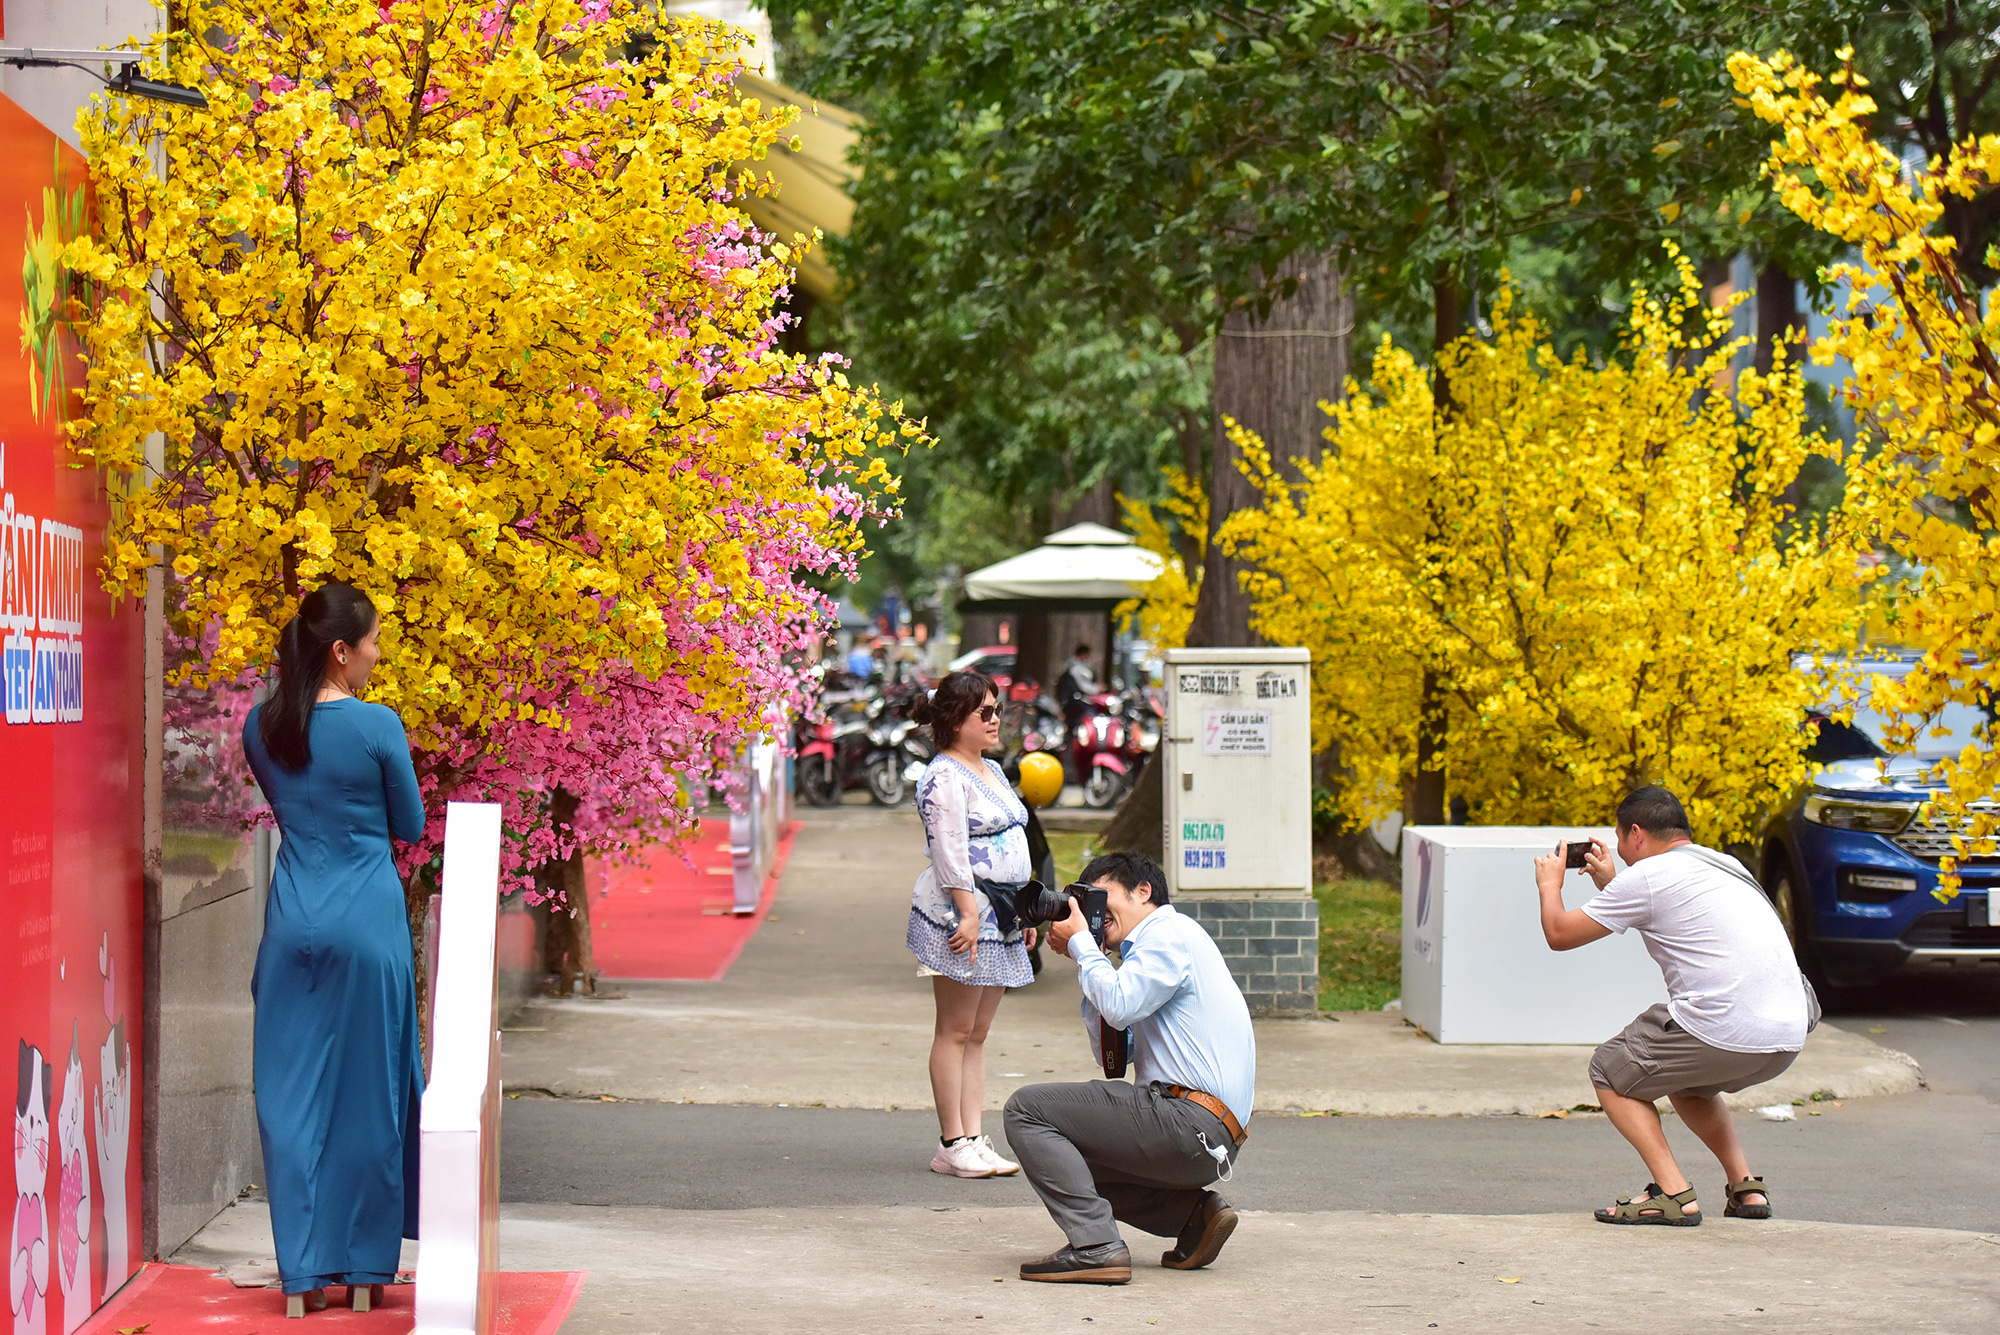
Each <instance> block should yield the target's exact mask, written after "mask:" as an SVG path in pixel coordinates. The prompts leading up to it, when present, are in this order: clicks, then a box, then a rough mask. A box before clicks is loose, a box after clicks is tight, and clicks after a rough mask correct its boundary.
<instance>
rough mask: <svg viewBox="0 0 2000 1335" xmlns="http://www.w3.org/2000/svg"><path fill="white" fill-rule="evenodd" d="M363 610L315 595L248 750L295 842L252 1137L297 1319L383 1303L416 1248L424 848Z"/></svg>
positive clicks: (356, 596) (279, 905)
mask: <svg viewBox="0 0 2000 1335" xmlns="http://www.w3.org/2000/svg"><path fill="white" fill-rule="evenodd" d="M379 631H380V624H379V622H378V619H377V617H376V614H375V608H374V606H373V604H371V603H370V602H369V601H368V598H367V595H365V594H363V593H362V592H361V591H360V590H359V589H356V588H354V587H352V586H350V585H346V584H329V585H326V586H325V587H324V588H321V589H318V590H315V591H314V592H313V593H311V594H309V595H308V596H307V597H306V599H305V601H304V602H303V603H302V604H301V605H300V607H299V614H298V615H297V616H296V617H293V618H292V620H291V621H290V622H288V623H287V624H286V626H285V629H284V633H283V635H282V636H281V637H280V640H279V648H278V685H277V690H276V691H275V692H274V693H273V695H272V697H271V698H270V699H269V700H267V701H265V702H264V703H263V704H261V705H259V706H257V708H255V709H253V710H251V711H250V717H249V719H248V720H247V721H246V722H245V724H244V727H243V749H244V751H245V752H246V753H247V754H248V756H249V759H250V768H251V771H252V772H253V773H255V774H256V776H257V782H258V783H259V784H260V785H261V786H262V788H263V790H264V796H265V797H266V798H267V799H268V800H269V801H270V803H271V810H272V812H273V813H274V814H275V815H276V816H277V818H278V830H279V833H280V834H281V835H282V836H283V841H282V842H281V843H280V844H279V847H278V860H277V865H276V867H275V868H274V869H273V871H272V874H271V895H270V899H269V900H268V901H267V902H266V904H265V908H264V937H263V940H262V941H261V942H260V943H259V945H258V948H257V969H256V973H255V974H254V975H253V976H252V978H251V983H250V991H251V995H252V996H253V997H254V998H255V999H256V1004H257V1011H256V1049H255V1056H254V1060H255V1067H256V1090H257V1130H258V1133H259V1135H260V1136H261V1138H262V1140H263V1145H264V1173H265V1177H264V1181H265V1185H266V1188H267V1190H268V1192H269V1195H270V1201H271V1233H272V1236H273V1240H274V1242H275V1243H276V1247H277V1253H278V1277H279V1279H280V1280H281V1281H282V1282H283V1284H284V1289H285V1293H286V1307H287V1315H289V1316H304V1315H305V1313H306V1311H307V1309H309V1308H310V1309H313V1310H317V1309H319V1308H323V1307H325V1306H326V1294H325V1290H326V1287H327V1286H328V1285H330V1284H344V1285H346V1286H347V1289H348V1300H349V1302H350V1304H351V1305H352V1306H353V1308H354V1309H355V1310H356V1311H361V1312H365V1311H368V1310H369V1309H370V1308H371V1307H373V1306H374V1304H376V1303H379V1302H380V1301H381V1300H382V1286H383V1285H384V1284H386V1283H388V1282H390V1281H391V1280H393V1279H394V1278H395V1276H396V1266H397V1260H398V1257H399V1255H400V1253H401V1251H402V1240H403V1239H404V1238H406V1237H411V1238H413V1237H415V1236H416V1235H417V1102H418V1098H419V1096H420V1095H421V1094H422V1093H423V1083H424V1077H423V1065H422V1062H421V1061H420V1059H419V1057H418V1052H417V996H416V971H415V968H414V967H413V962H412V959H411V950H410V919H409V914H408V912H407V910H406V909H405V908H404V898H403V882H402V878H401V877H400V876H398V875H397V873H396V858H395V847H394V845H393V844H392V843H391V842H390V841H391V837H392V836H393V837H394V838H397V839H402V840H404V841H405V842H414V841H415V840H418V839H421V838H422V837H423V833H424V804H423V799H422V797H421V796H420V795H419V793H418V791H417V776H416V772H415V770H414V769H413V768H412V766H411V764H410V746H409V742H408V741H407V740H406V738H405V737H404V735H403V725H402V721H401V720H399V719H398V718H397V717H396V715H395V713H394V711H392V710H389V709H386V708H384V707H383V706H381V705H374V704H367V703H364V702H363V701H361V700H360V699H358V698H356V697H357V694H358V692H360V690H361V689H362V687H363V686H364V685H365V684H366V683H367V681H368V673H369V671H370V669H372V668H373V667H374V666H375V662H376V659H377V658H378V657H379V656H380V653H381V649H380V647H379V645H378V643H377V640H378V633H379Z"/></svg>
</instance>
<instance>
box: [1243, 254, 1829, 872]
mask: <svg viewBox="0 0 2000 1335" xmlns="http://www.w3.org/2000/svg"><path fill="white" fill-rule="evenodd" d="M1680 267H1681V274H1682V279H1681V286H1680V288H1679V289H1678V290H1677V291H1668V292H1665V293H1648V292H1639V293H1637V294H1636V295H1635V300H1634V302H1633V305H1632V308H1631V315H1630V317H1629V321H1628V325H1627V329H1626V331H1625V335H1624V340H1623V347H1622V349H1621V353H1620V355H1619V356H1617V357H1616V358H1614V359H1612V360H1610V361H1609V362H1607V363H1606V364H1604V365H1601V366H1600V365H1593V364H1592V363H1590V362H1588V361H1586V360H1584V359H1583V357H1582V356H1581V355H1579V356H1578V357H1577V358H1576V359H1575V360H1572V361H1564V360H1562V359H1561V358H1560V357H1558V356H1557V355H1556V353H1555V351H1554V349H1553V347H1552V346H1551V344H1550V342H1549V339H1548V336H1547V332H1546V331H1545V330H1544V329H1543V328H1542V327H1541V326H1540V325H1538V324H1537V323H1536V321H1535V320H1534V319H1533V318H1532V317H1530V316H1528V315H1525V314H1522V313H1520V312H1518V311H1517V310H1516V309H1515V308H1514V306H1513V304H1512V301H1511V298H1510V297H1508V296H1505V295H1503V298H1502V300H1501V301H1500V302H1499V303H1498V306H1497V308H1496V310H1495V312H1494V314H1493V321H1492V325H1493V332H1492V333H1491V335H1490V336H1483V337H1482V336H1478V335H1473V336H1468V337H1467V338H1465V339H1463V340H1461V341H1459V342H1457V343H1455V344H1452V345H1451V346H1449V347H1448V348H1446V349H1445V350H1444V352H1443V354H1442V356H1441V357H1440V359H1439V360H1440V362H1441V368H1440V369H1441V370H1442V372H1443V373H1444V374H1445V375H1446V376H1447V377H1448V378H1449V381H1450V384H1451V386H1452V394H1453V398H1454V409H1455V410H1454V412H1453V413H1452V414H1451V415H1450V416H1449V417H1441V416H1440V415H1439V414H1438V412H1437V411H1436V409H1435V405H1434V402H1433V397H1432V391H1431V385H1430V381H1429V375H1428V373H1427V371H1426V369H1425V368H1423V367H1420V366H1418V365H1417V363H1416V362H1415V360H1414V359H1413V358H1412V357H1411V356H1410V355H1409V354H1408V353H1407V352H1404V351H1402V350H1400V349H1398V348H1396V347H1394V346H1392V345H1391V344H1389V343H1388V342H1387V341H1385V342H1384V344H1383V346H1382V347H1381V349H1380V350H1379V351H1378V353H1377V355H1376V358H1375V363H1374V369H1373V376H1372V381H1371V385H1370V391H1371V392H1367V393H1364V392H1363V391H1362V389H1361V388H1360V387H1359V386H1358V385H1350V386H1349V389H1348V394H1347V397H1346V399H1345V401H1344V402H1342V403H1340V404H1338V405H1335V404H1323V405H1322V406H1323V407H1324V408H1325V409H1326V410H1327V411H1328V412H1329V413H1330V414H1331V416H1332V418H1333V423H1332V426H1331V427H1330V428H1329V429H1328V431H1327V433H1326V438H1327V441H1328V446H1327V450H1326V453H1325V455H1324V457H1323V458H1322V459H1321V461H1320V462H1319V463H1317V464H1308V465H1302V466H1301V468H1300V470H1299V473H1298V476H1296V477H1291V476H1281V475H1279V474H1278V473H1277V472H1276V471H1275V470H1274V468H1273V466H1272V463H1271V460H1270V456H1269V453H1268V451H1266V450H1265V449H1264V448H1263V445H1262V442H1260V441H1259V440H1257V438H1256V437H1255V436H1254V435H1252V434H1250V433H1248V432H1246V431H1244V430H1243V429H1242V428H1241V427H1236V428H1234V435H1235V439H1236V440H1237V441H1238V443H1239V445H1240V446H1241V447H1242V448H1243V450H1244V452H1245V455H1246V457H1247V458H1248V460H1249V461H1250V466H1251V467H1252V469H1253V474H1254V476H1255V477H1256V478H1258V479H1259V480H1260V481H1261V483H1262V486H1263V491H1264V497H1265V503H1264V505H1263V506H1262V507H1261V508H1257V509H1251V510H1245V511H1239V512H1238V513H1236V514H1234V515H1231V516H1230V517H1229V519H1228V520H1227V522H1226V523H1225V524H1224V525H1223V527H1222V529H1221V531H1220V534H1219V539H1218V540H1219V541H1222V542H1224V543H1226V544H1228V546H1229V547H1230V548H1231V549H1232V550H1234V551H1235V552H1236V553H1237V554H1238V555H1240V556H1242V557H1244V558H1245V559H1246V560H1247V561H1249V562H1250V563H1252V565H1253V567H1254V568H1253V570H1252V571H1251V572H1250V573H1249V574H1248V575H1246V577H1245V578H1246V587H1247V588H1248V589H1249V591H1250V592H1251V594H1252V596H1253V598H1254V600H1255V610H1254V614H1253V625H1254V626H1255V628H1256V630H1257V631H1258V633H1259V634H1261V635H1262V636H1264V637H1265V638H1266V639H1267V640H1269V641H1270V642H1272V643H1274V644H1297V645H1304V646H1306V647H1307V648H1309V649H1311V650H1312V654H1313V733H1314V735H1313V744H1314V748H1315V749H1316V750H1326V749H1328V748H1337V749H1338V754H1339V756H1340V758H1341V763H1342V765H1343V766H1344V768H1345V770H1346V774H1345V779H1344V782H1343V785H1342V788H1341V791H1340V793H1339V794H1338V802H1339V804H1340V814H1341V815H1342V816H1343V817H1344V818H1345V819H1346V820H1347V821H1348V822H1350V823H1351V824H1354V825H1360V824H1363V823H1366V822H1369V821H1372V820H1375V819H1378V818H1379V817H1381V816H1383V815H1385V814H1387V813H1388V812H1390V811H1392V810H1395V809H1398V808H1400V807H1401V806H1402V805H1403V794H1404V790H1405V786H1406V785H1407V784H1409V783H1410V782H1411V780H1412V779H1413V776H1414V773H1415V766H1416V754H1417V736H1416V733H1417V720H1418V715H1419V709H1420V704H1421V701H1422V699H1423V698H1424V695H1425V689H1424V686H1425V678H1426V675H1427V674H1428V675H1429V676H1430V678H1431V680H1432V684H1433V687H1434V691H1435V693H1436V695H1437V697H1438V698H1441V699H1442V700H1444V701H1445V702H1446V717H1445V733H1444V739H1443V740H1444V745H1443V756H1444V768H1445V773H1446V778H1447V782H1448V785H1449V792H1450V794H1451V795H1453V796H1455V797H1462V798H1464V799H1465V800H1466V801H1467V803H1469V804H1470V807H1471V809H1472V813H1473V815H1472V818H1473V819H1474V821H1476V822H1477V823H1480V824H1596V823H1599V822H1602V821H1604V820H1605V819H1607V818H1608V817H1609V815H1610V813H1611V811H1612V810H1613V808H1614V807H1615V806H1616V804H1617V802H1618V799H1619V798H1620V797H1622V796H1623V795H1624V794H1625V792H1626V791H1628V790H1629V789H1630V788H1632V787H1634V786H1636V785H1638V784H1642V783H1661V784H1665V785H1666V786H1667V787H1669V788H1671V789H1673V790H1674V791H1675V792H1676V793H1677V794H1679V795H1680V797H1681V798H1682V800H1683V801H1684V802H1685V803H1686V804H1687V807H1688V811H1689V815H1690V817H1691V818H1692V819H1693V820H1694V822H1695V828H1696V830H1697V832H1698V834H1699V835H1700V836H1701V837H1702V838H1703V839H1705V840H1708V841H1710V842H1721V841H1725V840H1730V839H1739V838H1745V837H1749V836H1751V835H1753V834H1754V833H1755V832H1756V831H1757V830H1758V828H1759V827H1760V823H1761V820H1762V818H1763V816H1764V814H1765V813H1766V812H1768V811H1769V810H1770V808H1771V807H1772V806H1773V805H1774V803H1775V802H1776V801H1777V799H1778V798H1779V797H1780V796H1781V795H1782V794H1783V793H1785V792H1786V791H1787V790H1788V789H1790V788H1792V787H1793V786H1794V785H1796V784H1798V783H1800V782H1801V781H1803V780H1804V779H1805V778H1806V777H1807V774H1808V772H1809V767H1808V765H1807V763H1806V762H1805V760H1804V758H1803V756H1802V754H1801V744H1802V742H1803V740H1804V738H1803V735H1802V731H1801V729H1802V724H1803V722H1804V718H1805V713H1806V710H1807V709H1808V707H1809V706H1811V705H1812V704H1813V703H1815V696H1816V694H1817V691H1818V688H1817V687H1816V685H1815V683H1814V682H1813V681H1812V680H1810V679H1809V678H1808V676H1807V675H1806V674H1805V673H1802V672H1800V671H1797V670H1795V668H1794V666H1793V654H1794V653H1795V652H1797V651H1802V650H1803V651H1812V650H1815V649H1818V648H1821V647H1828V648H1838V647H1840V646H1843V645H1845V644H1848V643H1851V641H1852V637H1853V630H1854V626H1855V624H1856V621H1857V617H1858V615H1859V599H1858V596H1857V581H1858V576H1857V574H1856V562H1855V559H1854V556H1853V553H1852V552H1851V551H1850V550H1846V549H1843V548H1842V547H1840V546H1839V545H1838V544H1835V543H1830V542H1826V541H1824V540H1822V539H1821V538H1820V537H1818V536H1817V535H1815V534H1813V533H1811V532H1810V531H1795V527H1796V526H1794V525H1792V524H1791V523H1790V522H1789V521H1790V520H1791V518H1792V515H1791V510H1790V507H1789V506H1788V505H1787V504H1786V503H1785V501H1784V499H1783V496H1782V493H1783V490H1784V488H1785V485H1786V484H1787V483H1788V482H1789V481H1790V480H1791V479H1792V478H1793V477H1794V476H1795V475H1796V474H1797V472H1798V469H1799V466H1800V465H1801V464H1802V463H1803V462H1804V460H1805V458H1806V456H1807V455H1808V453H1811V452H1814V451H1823V450H1825V449H1826V448H1827V446H1826V444H1825V442H1823V441H1821V440H1820V439H1818V438H1817V437H1815V436H1813V435H1811V434H1810V433H1809V432H1808V431H1807V429H1806V427H1805V424H1804V419H1805V403H1804V396H1803V390H1802V383H1801V379H1800V377H1799V375H1798V372H1797V368H1795V367H1790V366H1785V365H1783V364H1782V362H1780V364H1779V365H1778V366H1777V367H1775V368H1774V370H1773V371H1772V373H1771V374H1770V375H1768V376H1760V375H1757V374H1756V373H1754V372H1746V373H1744V374H1743V375H1741V376H1740V377H1739V378H1738V382H1737V385H1738V394H1737V399H1736V401H1734V402H1732V401H1731V399H1730V398H1729V397H1728V396H1727V395H1725V394H1721V393H1716V392H1711V387H1712V385H1713V384H1714V383H1715V382H1716V378H1717V377H1718V375H1719V374H1720V373H1721V372H1722V371H1723V369H1724V368H1725V367H1726V366H1727V365H1728V363H1729V360H1730V358H1731V357H1732V356H1733V355H1734V354H1735V353H1736V351H1737V350H1738V349H1739V347H1740V344H1738V343H1730V342H1724V341H1722V335H1723V334H1724V332H1725V331H1726V329H1727V317H1726V316H1725V315H1724V314H1722V313H1721V312H1716V311H1711V310H1709V309H1708V308H1707V307H1706V306H1705V304H1703V303H1702V301H1701V298H1700V290H1699V286H1698V284H1697V282H1696V280H1695V277H1694V274H1693V272H1692V270H1691V268H1690V266H1688V265H1687V264H1686V263H1685V261H1682V262H1681V265H1680ZM1688 331H1692V332H1688Z"/></svg>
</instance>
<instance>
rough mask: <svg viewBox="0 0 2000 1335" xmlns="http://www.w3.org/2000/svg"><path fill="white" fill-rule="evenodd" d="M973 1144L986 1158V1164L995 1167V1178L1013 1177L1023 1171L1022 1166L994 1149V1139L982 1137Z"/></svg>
mask: <svg viewBox="0 0 2000 1335" xmlns="http://www.w3.org/2000/svg"><path fill="white" fill-rule="evenodd" d="M972 1143H973V1144H975V1145H977V1146H978V1147H979V1150H980V1153H982V1154H984V1155H985V1156H986V1162H987V1163H989V1164H991V1165H993V1176H995V1177H1012V1176H1014V1174H1016V1173H1018V1172H1020V1171H1021V1165H1019V1164H1017V1163H1015V1162H1014V1161H1013V1160H1012V1159H1009V1158H1008V1157H1006V1156H1005V1155H1003V1154H1002V1153H1000V1151H998V1150H996V1149H994V1148H993V1137H991V1136H980V1137H978V1138H977V1139H975V1140H974V1141H973V1142H972Z"/></svg>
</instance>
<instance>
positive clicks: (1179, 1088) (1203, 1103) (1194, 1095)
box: [1160, 1085, 1250, 1145]
mask: <svg viewBox="0 0 2000 1335" xmlns="http://www.w3.org/2000/svg"><path fill="white" fill-rule="evenodd" d="M1160 1092H1161V1093H1162V1094H1165V1095H1166V1096H1167V1097H1168V1098H1170V1099H1186V1100H1187V1101H1188V1102H1189V1103H1192V1104H1194V1105H1195V1106H1196V1107H1197V1108H1206V1109H1208V1110H1209V1111H1210V1112H1212V1113H1214V1114H1215V1115H1216V1117H1217V1118H1219V1119H1220V1120H1221V1122H1222V1125H1223V1128H1224V1129H1225V1130H1227V1131H1228V1132H1229V1139H1230V1142H1231V1143H1232V1144H1236V1145H1241V1144H1242V1143H1243V1142H1244V1141H1245V1140H1247V1139H1248V1138H1249V1136H1250V1133H1249V1132H1248V1131H1245V1130H1244V1129H1243V1124H1242V1123H1241V1122H1238V1121H1237V1120H1236V1114H1235V1113H1233V1112H1231V1111H1229V1105H1228V1104H1226V1103H1224V1102H1223V1101H1222V1100H1221V1099H1218V1098H1217V1097H1215V1095H1213V1094H1204V1093H1203V1092H1202V1091H1200V1090H1198V1089H1189V1088H1188V1087H1187V1086H1186V1085H1161V1086H1160Z"/></svg>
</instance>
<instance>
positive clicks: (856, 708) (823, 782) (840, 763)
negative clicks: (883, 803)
mask: <svg viewBox="0 0 2000 1335" xmlns="http://www.w3.org/2000/svg"><path fill="white" fill-rule="evenodd" d="M870 715H871V705H870V704H869V702H866V701H845V702H842V703H840V704H837V705H835V706H834V707H833V708H832V709H830V710H828V711H827V715H826V717H825V718H823V719H818V720H811V719H801V720H799V722H798V724H797V725H796V730H795V732H794V743H795V745H796V747H797V750H798V787H799V796H800V797H801V798H804V799H805V801H806V802H807V803H808V804H809V805H811V806H816V807H835V806H839V805H840V795H841V794H842V793H844V792H846V791H847V790H848V789H849V788H852V787H855V786H856V785H857V784H861V783H865V782H867V774H868V757H869V756H870V754H871V753H872V752H873V751H874V750H875V738H874V722H873V719H872V718H871V717H870Z"/></svg>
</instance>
